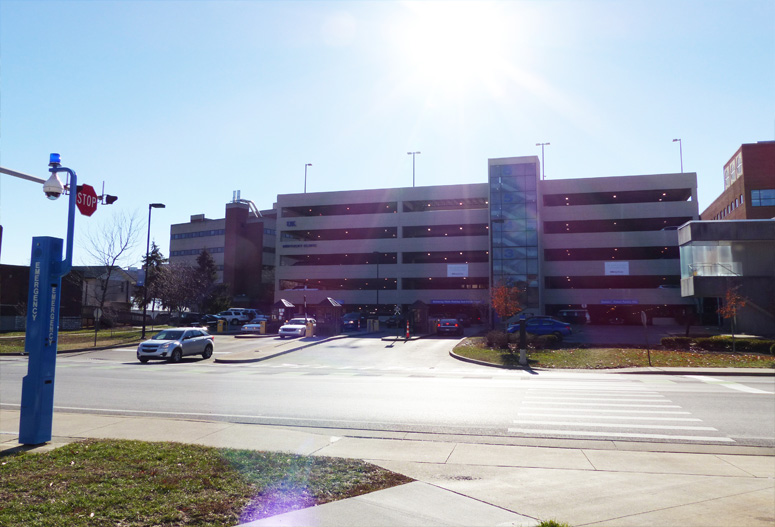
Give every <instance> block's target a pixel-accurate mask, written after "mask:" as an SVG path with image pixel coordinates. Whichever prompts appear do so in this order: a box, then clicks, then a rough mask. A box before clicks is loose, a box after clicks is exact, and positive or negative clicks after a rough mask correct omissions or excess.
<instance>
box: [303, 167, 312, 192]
mask: <svg viewBox="0 0 775 527" xmlns="http://www.w3.org/2000/svg"><path fill="white" fill-rule="evenodd" d="M311 166H312V163H307V164H306V165H304V193H305V194H306V193H307V167H311Z"/></svg>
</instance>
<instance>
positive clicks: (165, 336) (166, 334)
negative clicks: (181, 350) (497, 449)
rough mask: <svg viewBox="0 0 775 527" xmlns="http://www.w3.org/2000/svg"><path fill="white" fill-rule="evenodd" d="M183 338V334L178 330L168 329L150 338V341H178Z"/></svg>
mask: <svg viewBox="0 0 775 527" xmlns="http://www.w3.org/2000/svg"><path fill="white" fill-rule="evenodd" d="M182 336H183V332H182V331H180V330H175V329H168V330H165V331H160V332H159V333H157V334H156V335H154V336H153V337H151V339H152V340H179V339H180V337H182Z"/></svg>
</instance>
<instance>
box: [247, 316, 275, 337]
mask: <svg viewBox="0 0 775 527" xmlns="http://www.w3.org/2000/svg"><path fill="white" fill-rule="evenodd" d="M262 322H263V323H264V324H266V323H267V322H269V318H268V317H265V316H263V315H259V316H257V317H256V318H254V319H253V320H251V321H250V322H248V323H247V324H245V325H243V326H242V327H241V328H240V331H241V332H242V333H261V323H262ZM265 327H266V326H265Z"/></svg>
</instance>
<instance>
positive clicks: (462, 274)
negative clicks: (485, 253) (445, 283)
mask: <svg viewBox="0 0 775 527" xmlns="http://www.w3.org/2000/svg"><path fill="white" fill-rule="evenodd" d="M447 278H468V264H447Z"/></svg>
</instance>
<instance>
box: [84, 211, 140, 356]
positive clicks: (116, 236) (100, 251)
mask: <svg viewBox="0 0 775 527" xmlns="http://www.w3.org/2000/svg"><path fill="white" fill-rule="evenodd" d="M141 226H142V225H141V223H140V221H139V220H138V219H137V213H136V212H135V213H132V214H128V213H126V212H124V211H118V212H116V213H114V214H113V216H111V217H110V219H109V220H107V221H105V222H103V223H100V224H99V227H96V228H94V229H90V230H89V231H88V233H87V235H86V240H87V242H86V246H85V247H84V249H85V250H86V252H87V253H88V254H89V256H90V257H91V259H92V261H94V262H96V263H97V265H99V266H100V267H104V268H105V272H104V273H103V274H102V275H100V277H99V278H98V284H99V289H98V291H97V307H98V308H99V310H100V312H102V310H103V309H104V307H105V301H106V299H107V295H108V284H109V283H110V278H111V275H112V274H113V272H114V271H115V270H116V266H118V265H120V264H121V263H122V262H123V261H124V260H126V259H128V258H130V257H132V256H133V255H132V249H133V248H134V247H135V245H137V242H138V240H139V238H140V235H141V234H142V229H141ZM99 319H100V317H95V321H94V345H95V346H96V345H97V331H98V330H99V326H100V320H99Z"/></svg>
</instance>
